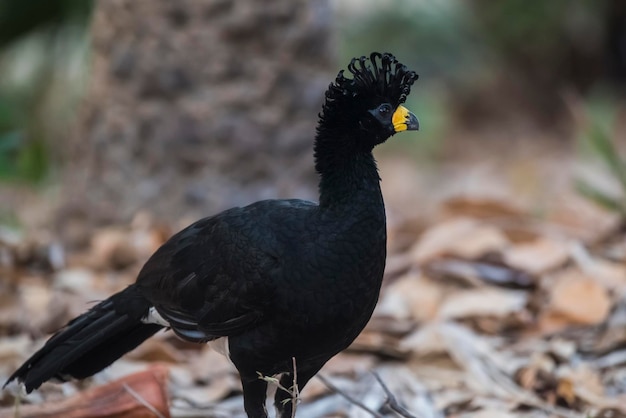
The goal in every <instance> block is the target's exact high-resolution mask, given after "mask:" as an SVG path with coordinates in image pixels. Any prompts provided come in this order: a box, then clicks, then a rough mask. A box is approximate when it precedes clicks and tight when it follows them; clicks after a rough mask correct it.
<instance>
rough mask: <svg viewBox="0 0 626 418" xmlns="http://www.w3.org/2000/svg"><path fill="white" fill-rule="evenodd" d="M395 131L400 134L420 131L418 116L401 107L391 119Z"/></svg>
mask: <svg viewBox="0 0 626 418" xmlns="http://www.w3.org/2000/svg"><path fill="white" fill-rule="evenodd" d="M391 122H392V123H393V130H394V131H395V132H396V133H398V132H402V131H418V130H419V128H420V122H419V120H417V116H415V115H414V114H413V113H411V112H410V111H409V109H407V108H406V107H404V106H402V105H400V106H398V108H397V109H396V111H395V112H394V113H393V116H392V117H391Z"/></svg>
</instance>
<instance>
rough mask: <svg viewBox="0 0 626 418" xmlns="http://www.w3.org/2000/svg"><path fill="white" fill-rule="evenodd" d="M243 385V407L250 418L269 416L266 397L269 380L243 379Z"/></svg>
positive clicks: (265, 417)
mask: <svg viewBox="0 0 626 418" xmlns="http://www.w3.org/2000/svg"><path fill="white" fill-rule="evenodd" d="M241 384H242V385H243V407H244V409H245V410H246V414H247V415H248V418H267V409H266V408H265V399H266V398H267V382H266V381H264V380H262V379H258V378H257V379H241Z"/></svg>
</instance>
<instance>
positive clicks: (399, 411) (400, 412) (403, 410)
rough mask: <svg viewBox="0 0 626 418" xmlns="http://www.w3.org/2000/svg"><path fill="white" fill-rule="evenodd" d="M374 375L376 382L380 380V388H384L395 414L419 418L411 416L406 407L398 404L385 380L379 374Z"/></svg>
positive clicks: (406, 417) (374, 373)
mask: <svg viewBox="0 0 626 418" xmlns="http://www.w3.org/2000/svg"><path fill="white" fill-rule="evenodd" d="M372 374H373V375H374V377H375V378H376V380H378V383H379V384H380V386H382V388H383V390H384V391H385V394H386V395H387V405H389V408H390V409H391V410H392V411H394V412H395V413H397V414H398V415H400V416H401V417H404V418H417V417H416V416H415V415H413V414H411V413H410V412H409V411H408V410H407V409H406V408H405V407H403V406H402V405H400V403H399V402H398V400H397V399H396V397H395V396H394V394H393V393H391V391H390V390H389V388H388V387H387V385H385V382H383V379H381V378H380V376H379V375H378V373H376V372H372Z"/></svg>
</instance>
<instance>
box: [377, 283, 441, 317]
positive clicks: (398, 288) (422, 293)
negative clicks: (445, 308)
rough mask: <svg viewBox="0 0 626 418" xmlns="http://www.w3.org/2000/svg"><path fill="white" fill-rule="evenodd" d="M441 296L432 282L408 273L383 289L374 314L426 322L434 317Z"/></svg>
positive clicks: (437, 287) (438, 288)
mask: <svg viewBox="0 0 626 418" xmlns="http://www.w3.org/2000/svg"><path fill="white" fill-rule="evenodd" d="M442 296H443V294H442V289H441V287H440V286H438V285H437V284H435V283H433V281H431V280H429V279H427V278H425V277H423V276H420V275H418V274H415V273H409V274H406V275H404V276H402V277H401V278H399V279H397V280H396V281H394V282H393V283H392V284H391V285H389V286H388V287H387V288H386V289H385V293H384V294H383V297H382V300H381V301H380V302H379V304H378V306H377V308H376V313H377V315H387V316H390V317H392V318H396V319H409V318H410V319H413V320H415V321H417V322H422V321H426V320H429V319H433V318H434V317H435V316H436V314H437V310H438V309H439V305H440V303H441V299H442Z"/></svg>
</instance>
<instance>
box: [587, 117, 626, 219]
mask: <svg viewBox="0 0 626 418" xmlns="http://www.w3.org/2000/svg"><path fill="white" fill-rule="evenodd" d="M608 132H609V130H608V129H607V128H606V127H605V126H604V124H603V123H601V122H599V121H598V120H596V119H594V120H592V122H591V124H590V126H589V128H588V129H587V131H586V132H585V135H584V136H585V140H586V141H585V142H586V143H587V144H588V146H589V147H590V148H591V150H592V151H593V152H594V154H595V155H596V156H597V157H598V158H600V160H601V161H602V163H603V164H604V165H605V166H606V168H607V169H608V171H609V174H610V175H611V177H612V178H613V179H615V181H616V183H617V184H618V185H619V188H620V193H619V194H618V195H613V194H610V193H607V192H606V191H604V190H602V189H600V188H599V187H597V186H595V185H593V184H591V183H589V182H587V181H585V180H582V179H577V180H576V183H575V185H576V190H577V191H578V192H579V193H580V194H581V195H582V196H584V197H586V198H587V199H589V200H591V201H592V202H594V203H596V204H597V205H599V206H602V207H604V208H606V209H608V210H610V211H613V212H617V213H618V214H619V215H620V216H621V217H622V218H623V219H624V220H626V159H624V158H623V157H621V156H620V155H619V151H618V149H617V147H616V146H615V144H614V143H613V141H612V140H611V136H610V134H609V133H608Z"/></svg>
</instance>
